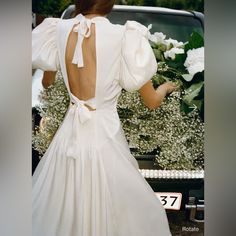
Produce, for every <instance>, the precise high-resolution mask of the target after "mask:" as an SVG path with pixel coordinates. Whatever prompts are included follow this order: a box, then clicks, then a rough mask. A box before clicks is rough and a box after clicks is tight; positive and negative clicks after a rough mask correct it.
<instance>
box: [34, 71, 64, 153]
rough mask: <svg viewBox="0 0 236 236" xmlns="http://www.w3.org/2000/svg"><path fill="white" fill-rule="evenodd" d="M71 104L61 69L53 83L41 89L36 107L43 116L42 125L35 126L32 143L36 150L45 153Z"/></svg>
mask: <svg viewBox="0 0 236 236" xmlns="http://www.w3.org/2000/svg"><path fill="white" fill-rule="evenodd" d="M68 105H69V95H68V92H67V89H66V86H65V84H64V81H63V77H62V74H61V72H60V71H58V72H57V74H56V79H55V82H54V84H53V85H51V86H49V87H48V88H47V89H44V90H43V91H41V94H40V105H38V106H37V107H36V108H37V110H38V111H39V114H40V116H41V117H42V119H41V122H40V126H38V127H35V130H34V131H33V135H32V143H33V147H34V149H35V150H37V151H38V152H39V154H40V155H43V154H44V153H45V151H46V150H47V148H48V146H49V144H50V143H51V141H52V138H53V136H54V135H55V133H56V131H57V129H58V127H59V126H60V124H61V122H62V121H63V119H64V116H65V114H66V111H67V108H68Z"/></svg>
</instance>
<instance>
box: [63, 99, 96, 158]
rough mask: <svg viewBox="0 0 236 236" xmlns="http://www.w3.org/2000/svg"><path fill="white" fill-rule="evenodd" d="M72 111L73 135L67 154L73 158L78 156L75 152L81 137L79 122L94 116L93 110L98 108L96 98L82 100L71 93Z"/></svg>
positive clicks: (82, 122)
mask: <svg viewBox="0 0 236 236" xmlns="http://www.w3.org/2000/svg"><path fill="white" fill-rule="evenodd" d="M86 105H88V106H89V107H91V109H92V110H89V108H88V107H87V106H86ZM69 109H70V113H71V114H72V116H73V117H72V127H71V128H72V129H71V137H70V141H69V143H68V145H69V146H68V150H67V156H70V157H72V158H74V159H75V158H76V153H75V147H76V145H78V142H79V138H78V132H79V124H84V123H85V122H87V121H88V120H90V119H91V117H92V114H91V113H92V112H93V111H94V110H96V108H95V104H94V99H90V100H88V101H84V100H80V99H78V98H77V97H75V96H74V95H73V94H71V103H70V108H69Z"/></svg>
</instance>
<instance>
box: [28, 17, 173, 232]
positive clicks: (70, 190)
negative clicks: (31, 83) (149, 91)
mask: <svg viewBox="0 0 236 236" xmlns="http://www.w3.org/2000/svg"><path fill="white" fill-rule="evenodd" d="M78 22H80V24H79V25H78V27H77V31H78V33H79V34H80V35H79V38H80V40H78V42H77V46H76V50H75V52H74V63H76V64H78V66H80V67H81V66H83V55H82V50H81V45H82V40H81V39H83V37H89V35H88V34H87V35H85V32H87V31H88V32H89V29H90V25H91V24H95V26H96V55H97V58H96V59H97V78H96V96H95V99H94V100H91V101H87V103H88V104H90V105H91V106H95V108H96V110H95V111H89V110H88V109H87V107H86V106H85V105H84V103H85V101H82V100H79V99H78V98H77V97H75V96H73V94H72V93H71V92H70V89H69V85H68V78H67V74H66V68H65V48H66V43H67V38H68V35H69V33H70V31H71V30H72V26H73V25H74V24H75V23H78ZM147 33H148V30H147V28H146V27H145V26H143V25H141V24H139V23H138V22H135V21H127V23H126V24H125V25H118V24H112V23H111V22H110V21H109V20H108V19H107V18H105V17H100V16H99V17H95V18H93V19H91V20H89V19H86V18H85V17H84V16H83V15H81V14H79V15H77V16H76V17H74V18H72V19H69V20H62V19H59V18H46V19H45V20H44V21H43V22H42V23H41V24H40V25H39V26H37V27H36V28H35V29H34V30H33V32H32V63H33V68H40V69H42V70H45V71H47V70H48V71H56V70H58V69H60V70H61V72H62V74H63V77H64V80H65V84H66V86H67V89H68V92H69V95H70V98H71V101H72V102H73V103H71V104H70V106H69V108H68V111H67V113H66V116H65V118H64V120H63V122H62V124H61V126H60V127H59V129H58V131H57V133H56V135H55V136H54V138H53V140H52V142H51V144H50V146H49V148H48V149H47V151H46V153H45V154H44V156H43V157H42V159H41V160H40V162H39V164H38V166H37V168H36V170H35V172H34V175H33V182H32V183H33V189H32V191H33V193H32V194H33V198H32V201H33V202H32V208H33V215H32V222H33V225H32V227H33V236H170V235H171V233H170V230H169V225H168V220H167V217H166V212H165V209H164V208H163V206H162V204H161V202H160V201H159V200H158V198H157V197H156V196H155V193H154V192H153V190H152V189H151V187H150V186H149V184H148V183H147V182H146V180H145V179H144V178H143V177H142V175H141V174H140V172H139V170H138V163H137V161H136V159H135V158H134V157H133V156H132V155H131V153H130V150H129V147H128V143H127V141H126V139H125V136H124V132H123V130H122V127H121V123H120V120H119V117H118V114H117V109H116V105H117V99H118V96H119V95H120V92H121V90H122V88H124V89H126V90H127V91H135V90H138V89H139V88H140V87H141V86H142V85H144V84H145V83H146V82H147V81H148V80H150V79H151V77H152V76H153V75H154V73H155V72H156V69H157V63H156V59H155V56H154V54H153V51H152V49H151V47H150V45H149V42H148V39H147Z"/></svg>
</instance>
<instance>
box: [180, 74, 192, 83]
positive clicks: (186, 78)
mask: <svg viewBox="0 0 236 236" xmlns="http://www.w3.org/2000/svg"><path fill="white" fill-rule="evenodd" d="M182 77H183V78H184V80H185V81H188V82H189V81H191V80H192V78H193V75H190V74H183V75H182Z"/></svg>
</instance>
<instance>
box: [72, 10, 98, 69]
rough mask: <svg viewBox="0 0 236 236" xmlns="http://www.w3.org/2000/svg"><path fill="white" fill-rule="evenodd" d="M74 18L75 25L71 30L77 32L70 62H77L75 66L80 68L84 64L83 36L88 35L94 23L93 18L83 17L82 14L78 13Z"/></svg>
mask: <svg viewBox="0 0 236 236" xmlns="http://www.w3.org/2000/svg"><path fill="white" fill-rule="evenodd" d="M75 19H76V24H77V25H76V26H75V27H74V28H73V31H74V32H77V33H78V39H77V43H76V47H75V51H74V56H73V60H72V63H73V64H77V66H78V67H79V68H80V67H83V66H84V60H83V51H82V43H83V40H84V38H88V37H90V35H91V25H92V23H94V21H93V19H87V18H85V17H84V16H83V15H82V14H79V15H78V16H77V17H76V18H75Z"/></svg>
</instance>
